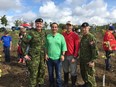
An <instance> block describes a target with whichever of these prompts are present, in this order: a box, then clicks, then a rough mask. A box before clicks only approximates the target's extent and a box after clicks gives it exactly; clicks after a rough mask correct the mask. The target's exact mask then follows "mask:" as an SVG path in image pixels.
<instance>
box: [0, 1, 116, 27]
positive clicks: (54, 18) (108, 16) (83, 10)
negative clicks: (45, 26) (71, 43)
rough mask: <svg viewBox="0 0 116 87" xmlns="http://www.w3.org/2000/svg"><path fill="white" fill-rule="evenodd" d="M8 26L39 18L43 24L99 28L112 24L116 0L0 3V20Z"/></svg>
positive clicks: (114, 20) (114, 18)
mask: <svg viewBox="0 0 116 87" xmlns="http://www.w3.org/2000/svg"><path fill="white" fill-rule="evenodd" d="M3 15H6V16H7V18H8V20H9V24H12V22H13V21H14V20H17V19H21V20H24V21H27V22H30V21H34V20H35V19H36V18H39V17H42V18H43V19H44V21H46V22H58V23H59V22H60V23H66V22H67V21H71V22H72V23H74V24H81V23H83V22H85V21H86V22H88V23H90V24H96V25H103V24H108V23H114V22H116V0H0V16H3Z"/></svg>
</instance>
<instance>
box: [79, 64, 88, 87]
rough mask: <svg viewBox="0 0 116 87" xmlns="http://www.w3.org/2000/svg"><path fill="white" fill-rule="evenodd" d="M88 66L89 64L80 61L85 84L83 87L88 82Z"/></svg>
mask: <svg viewBox="0 0 116 87" xmlns="http://www.w3.org/2000/svg"><path fill="white" fill-rule="evenodd" d="M86 66H87V64H85V63H82V62H80V73H81V77H82V79H83V81H84V84H83V85H82V87H84V86H85V87H86V82H87V71H86Z"/></svg>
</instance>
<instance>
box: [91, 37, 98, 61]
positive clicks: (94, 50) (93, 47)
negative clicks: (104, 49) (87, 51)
mask: <svg viewBox="0 0 116 87" xmlns="http://www.w3.org/2000/svg"><path fill="white" fill-rule="evenodd" d="M90 46H91V51H92V54H91V55H92V57H91V60H90V61H94V60H95V59H97V58H98V48H97V41H96V38H95V37H94V36H92V37H91V39H90Z"/></svg>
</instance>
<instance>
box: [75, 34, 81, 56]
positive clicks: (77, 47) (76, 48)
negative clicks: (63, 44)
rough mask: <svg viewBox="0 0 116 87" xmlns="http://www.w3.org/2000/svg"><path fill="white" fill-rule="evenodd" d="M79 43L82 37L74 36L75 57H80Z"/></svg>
mask: <svg viewBox="0 0 116 87" xmlns="http://www.w3.org/2000/svg"><path fill="white" fill-rule="evenodd" d="M79 45H80V39H79V36H78V35H75V36H74V46H75V47H74V58H77V57H78V53H79Z"/></svg>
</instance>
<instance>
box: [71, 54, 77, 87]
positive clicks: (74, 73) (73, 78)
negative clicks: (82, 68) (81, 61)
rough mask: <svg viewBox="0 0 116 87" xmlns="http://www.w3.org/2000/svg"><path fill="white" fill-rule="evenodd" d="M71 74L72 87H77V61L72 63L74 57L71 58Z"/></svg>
mask: <svg viewBox="0 0 116 87" xmlns="http://www.w3.org/2000/svg"><path fill="white" fill-rule="evenodd" d="M70 59H71V60H70V73H71V81H72V87H76V81H77V60H76V59H75V62H73V63H72V59H73V56H70Z"/></svg>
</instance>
